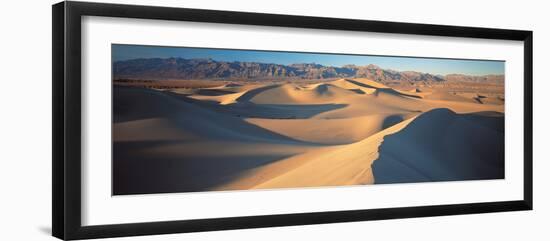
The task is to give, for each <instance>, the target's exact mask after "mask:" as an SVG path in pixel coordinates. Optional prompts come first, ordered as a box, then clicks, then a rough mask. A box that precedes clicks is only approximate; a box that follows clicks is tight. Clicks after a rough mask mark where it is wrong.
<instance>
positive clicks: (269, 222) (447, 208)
mask: <svg viewBox="0 0 550 241" xmlns="http://www.w3.org/2000/svg"><path fill="white" fill-rule="evenodd" d="M52 16H53V19H52V24H53V33H52V37H53V39H52V43H53V44H52V51H53V54H52V56H53V57H52V63H53V71H52V72H53V74H52V79H53V87H52V89H53V126H52V131H53V140H52V142H53V156H52V160H53V161H52V163H53V165H52V175H53V187H52V188H53V195H52V210H53V213H52V226H53V227H52V233H53V236H55V237H57V238H60V239H65V240H72V239H88V238H106V237H119V236H134V235H150V234H168V233H184V232H199V231H212V230H228V229H244V228H261V227H276V226H289V225H307V224H322V223H336V222H351V221H367V220H380V219H397V218H412V217H426V216H441V215H457V214H472V213H488V212H501V211H518V210H531V209H532V207H533V188H532V170H533V167H532V166H533V161H532V158H533V156H532V146H533V145H532V133H533V129H532V128H533V127H532V122H533V97H532V94H533V32H532V31H523V30H506V29H491V28H474V27H459V26H443V25H429V24H414V23H397V22H384V21H366V20H353V19H336V18H323V17H306V16H290V15H276V14H262V13H246V12H229V11H214V10H197V9H184V8H170V7H150V6H136V5H119V4H104V3H89V2H60V3H57V4H55V5H53V6H52ZM82 16H104V17H121V18H136V19H159V20H176V21H194V22H207V23H229V24H244V25H258V26H281V27H297V28H313V29H329V30H350V31H366V32H378V33H396V34H414V35H426V36H450V37H468V38H481V39H499V40H517V41H523V43H524V76H523V77H524V86H525V88H524V123H525V124H524V137H523V138H524V163H523V165H524V180H523V181H524V186H523V190H524V193H523V199H521V200H509V201H500V202H484V203H463V204H455V205H434V206H420V207H400V208H383V209H368V210H342V211H333V212H316V213H300V214H283V215H264V216H247V217H235V218H212V219H198V220H180V221H163V222H146V223H138V222H136V223H130V224H113V225H99V226H82V224H81V211H82V206H81V137H82V133H81V108H82V106H81V87H82V86H81V57H82V52H81V17H82ZM137 221H138V220H137Z"/></svg>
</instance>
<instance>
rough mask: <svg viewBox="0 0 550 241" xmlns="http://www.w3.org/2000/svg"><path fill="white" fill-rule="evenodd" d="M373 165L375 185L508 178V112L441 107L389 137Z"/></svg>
mask: <svg viewBox="0 0 550 241" xmlns="http://www.w3.org/2000/svg"><path fill="white" fill-rule="evenodd" d="M379 153H380V156H379V158H378V159H377V160H376V161H375V162H374V164H373V170H374V175H375V176H376V179H375V183H398V182H423V181H453V180H471V179H475V180H479V179H495V178H503V177H504V116H503V115H502V114H501V113H495V112H492V113H473V114H463V115H458V114H456V113H454V112H452V111H450V110H448V109H435V110H432V111H429V112H427V113H424V114H422V115H420V116H419V117H418V118H416V119H415V121H413V122H412V123H410V124H409V125H408V126H407V127H405V128H404V129H403V130H401V131H400V132H398V133H395V134H393V135H390V136H386V137H385V140H384V143H383V144H382V145H381V147H380V149H379Z"/></svg>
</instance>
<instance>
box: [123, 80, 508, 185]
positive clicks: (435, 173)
mask: <svg viewBox="0 0 550 241" xmlns="http://www.w3.org/2000/svg"><path fill="white" fill-rule="evenodd" d="M113 98H114V102H113V103H114V106H113V113H114V116H113V121H114V123H113V141H114V143H113V146H114V149H113V150H114V151H113V156H114V159H115V161H114V162H113V172H114V174H115V176H116V177H117V178H116V179H114V183H113V187H114V191H115V193H118V194H136V193H155V192H182V191H206V190H234V189H258V188H259V189H263V188H288V187H306V186H336V185H358V184H372V183H396V182H422V181H440V180H467V179H490V178H501V177H502V175H503V170H502V169H501V168H500V167H502V165H501V164H502V163H501V162H502V160H503V157H501V156H500V154H499V153H503V151H502V148H503V140H504V139H503V126H502V125H503V114H502V113H503V112H504V106H503V104H499V103H503V100H502V102H498V101H493V102H491V101H492V100H491V99H489V98H482V99H486V100H485V103H484V102H479V101H475V100H474V99H468V98H466V97H463V96H458V95H453V94H450V93H446V92H433V91H426V92H424V91H421V92H419V91H401V90H396V89H393V88H390V87H388V86H386V85H383V84H381V83H378V82H375V81H371V80H368V79H339V80H335V81H330V82H320V83H315V84H307V83H305V84H303V83H270V84H247V83H228V84H225V85H222V86H216V87H210V88H199V89H192V90H189V89H185V90H183V89H182V90H178V89H171V90H154V89H145V88H137V87H121V86H115V87H114V90H113ZM491 98H493V97H491ZM442 108H443V109H442ZM501 142H502V143H501ZM371 165H372V168H371ZM499 168H500V169H499ZM373 171H374V172H373Z"/></svg>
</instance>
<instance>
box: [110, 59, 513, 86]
mask: <svg viewBox="0 0 550 241" xmlns="http://www.w3.org/2000/svg"><path fill="white" fill-rule="evenodd" d="M113 77H114V79H139V80H165V79H254V80H261V79H270V80H273V79H285V78H293V79H328V78H369V79H372V80H375V81H380V82H388V81H428V82H432V81H437V82H439V81H468V82H496V83H503V82H504V75H483V76H471V75H463V74H449V75H444V76H443V75H433V74H429V73H421V72H416V71H395V70H390V69H382V68H380V67H378V66H376V65H373V64H369V65H366V66H357V65H345V66H342V67H334V66H324V65H320V64H314V63H301V64H291V65H281V64H269V63H257V62H224V61H215V60H212V59H184V58H148V59H132V60H124V61H116V62H114V63H113Z"/></svg>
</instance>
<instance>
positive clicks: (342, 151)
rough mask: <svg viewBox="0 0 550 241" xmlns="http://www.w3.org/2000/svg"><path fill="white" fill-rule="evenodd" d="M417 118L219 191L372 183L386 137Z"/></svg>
mask: <svg viewBox="0 0 550 241" xmlns="http://www.w3.org/2000/svg"><path fill="white" fill-rule="evenodd" d="M414 119H415V117H413V118H410V119H408V120H405V121H402V122H400V123H398V124H396V125H394V126H392V127H389V128H387V129H384V130H382V131H380V132H378V133H376V134H374V135H372V136H370V137H368V138H366V139H364V140H362V141H359V142H356V143H353V144H349V145H340V146H330V147H324V148H320V149H316V150H311V151H309V152H306V153H304V154H300V155H296V156H293V157H290V158H287V159H284V160H279V161H277V162H274V163H272V164H269V165H266V166H263V167H260V168H257V169H255V170H252V171H250V172H248V173H247V174H245V175H243V176H242V177H241V178H239V179H238V180H236V181H234V182H231V183H229V184H226V185H222V186H219V187H216V188H215V190H231V189H272V188H293V187H318V186H341V185H358V184H372V183H374V178H373V175H372V170H371V164H372V162H373V161H374V160H375V159H377V158H378V147H379V146H380V144H381V143H382V141H383V139H384V137H385V136H387V135H390V134H393V133H395V132H398V131H399V130H401V129H403V128H404V127H405V126H407V125H408V124H409V123H410V122H411V121H413V120H414Z"/></svg>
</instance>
